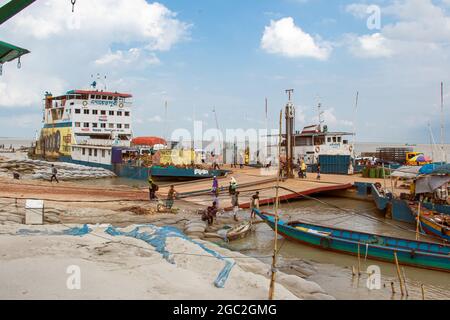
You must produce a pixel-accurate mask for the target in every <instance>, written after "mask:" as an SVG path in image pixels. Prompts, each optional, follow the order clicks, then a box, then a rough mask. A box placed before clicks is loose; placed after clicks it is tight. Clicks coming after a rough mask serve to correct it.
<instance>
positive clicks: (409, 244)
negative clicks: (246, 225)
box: [255, 211, 450, 272]
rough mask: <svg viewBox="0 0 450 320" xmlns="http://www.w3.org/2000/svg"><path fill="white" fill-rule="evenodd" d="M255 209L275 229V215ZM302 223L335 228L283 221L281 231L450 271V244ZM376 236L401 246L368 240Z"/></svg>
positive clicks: (342, 249) (332, 247)
mask: <svg viewBox="0 0 450 320" xmlns="http://www.w3.org/2000/svg"><path fill="white" fill-rule="evenodd" d="M255 212H256V214H257V215H258V216H259V217H260V218H261V219H263V220H264V221H265V222H266V223H267V224H268V225H269V226H270V227H271V228H272V229H275V221H274V218H273V217H271V216H269V215H267V214H263V213H261V212H258V211H255ZM301 226H302V227H306V228H313V229H314V230H317V231H320V232H331V233H332V236H329V237H327V236H323V235H320V234H315V233H310V232H304V231H301V230H299V229H297V228H295V227H292V226H289V225H287V224H285V223H284V222H282V221H281V222H280V223H279V224H278V233H279V234H280V235H282V236H283V237H285V238H287V239H289V240H293V241H296V242H299V243H303V244H307V245H310V246H313V247H316V248H320V249H322V250H327V251H333V252H338V253H343V254H348V255H358V251H359V252H360V255H361V256H362V257H366V256H367V258H369V259H373V260H379V261H384V262H391V263H392V262H394V253H395V252H396V253H397V257H398V261H399V263H400V264H402V265H408V266H413V267H418V268H425V269H431V270H438V271H444V272H450V255H449V253H450V248H449V247H448V246H442V245H439V244H433V243H428V242H420V241H410V240H406V239H399V238H388V237H383V236H378V235H371V234H365V233H360V232H353V231H349V230H343V229H334V228H328V227H323V226H318V225H311V224H301ZM338 234H341V235H342V236H345V238H338V237H336V235H338ZM371 237H372V238H371ZM374 237H375V238H377V239H381V240H383V241H385V243H390V244H396V245H397V247H392V246H386V245H383V244H382V243H368V241H369V240H371V239H375V238H374ZM358 247H359V250H358ZM422 249H423V250H425V249H433V250H434V251H435V252H436V253H433V252H428V251H420V250H422ZM437 252H442V253H437Z"/></svg>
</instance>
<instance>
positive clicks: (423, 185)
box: [416, 175, 450, 194]
mask: <svg viewBox="0 0 450 320" xmlns="http://www.w3.org/2000/svg"><path fill="white" fill-rule="evenodd" d="M449 182H450V176H448V175H445V176H441V175H439V176H431V175H429V176H423V177H419V178H418V179H417V181H416V194H422V193H433V192H434V191H436V190H437V189H439V188H440V187H442V186H443V185H445V184H446V183H449Z"/></svg>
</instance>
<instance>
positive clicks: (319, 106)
mask: <svg viewBox="0 0 450 320" xmlns="http://www.w3.org/2000/svg"><path fill="white" fill-rule="evenodd" d="M317 109H318V110H319V131H320V132H322V123H324V122H325V120H322V115H323V114H324V112H323V111H322V104H321V103H320V102H319V105H318V106H317Z"/></svg>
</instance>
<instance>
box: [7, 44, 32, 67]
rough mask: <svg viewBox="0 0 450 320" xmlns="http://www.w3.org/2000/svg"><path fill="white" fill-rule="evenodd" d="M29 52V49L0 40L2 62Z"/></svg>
mask: <svg viewBox="0 0 450 320" xmlns="http://www.w3.org/2000/svg"><path fill="white" fill-rule="evenodd" d="M27 53H30V51H28V50H27V49H23V48H19V47H16V46H13V45H12V44H9V43H6V42H3V41H0V64H4V63H5V62H10V61H12V60H14V59H17V58H20V57H21V56H23V55H24V54H27Z"/></svg>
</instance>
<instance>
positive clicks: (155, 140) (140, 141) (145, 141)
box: [131, 137, 167, 147]
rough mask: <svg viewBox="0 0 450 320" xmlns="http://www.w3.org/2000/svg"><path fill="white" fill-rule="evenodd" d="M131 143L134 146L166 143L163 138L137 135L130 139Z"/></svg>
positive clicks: (151, 145)
mask: <svg viewBox="0 0 450 320" xmlns="http://www.w3.org/2000/svg"><path fill="white" fill-rule="evenodd" d="M131 143H132V144H133V145H135V146H150V147H153V146H155V145H166V144H167V142H166V140H164V139H163V138H159V137H137V138H134V139H133V140H131Z"/></svg>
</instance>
